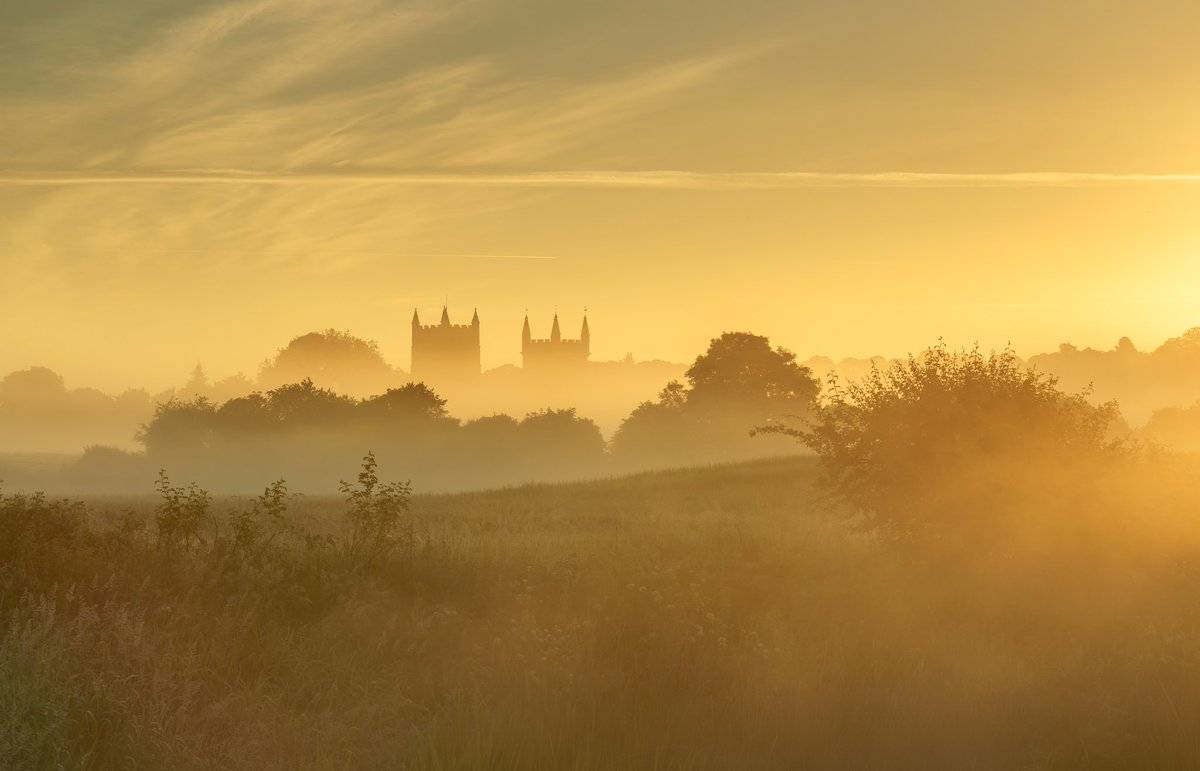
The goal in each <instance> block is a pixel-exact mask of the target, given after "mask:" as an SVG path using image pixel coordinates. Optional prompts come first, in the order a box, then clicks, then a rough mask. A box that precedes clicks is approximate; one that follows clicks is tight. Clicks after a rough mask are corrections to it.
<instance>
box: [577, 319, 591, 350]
mask: <svg viewBox="0 0 1200 771" xmlns="http://www.w3.org/2000/svg"><path fill="white" fill-rule="evenodd" d="M579 339H580V341H581V342H582V343H583V350H584V352H585V353H588V354H590V353H591V352H592V345H591V343H592V332H591V330H590V329H588V323H587V311H586V310H584V312H583V328H582V329H580V330H579Z"/></svg>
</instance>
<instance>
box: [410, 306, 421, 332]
mask: <svg viewBox="0 0 1200 771" xmlns="http://www.w3.org/2000/svg"><path fill="white" fill-rule="evenodd" d="M412 325H413V326H414V327H419V326H421V317H420V316H418V315H417V309H416V308H413V320H412Z"/></svg>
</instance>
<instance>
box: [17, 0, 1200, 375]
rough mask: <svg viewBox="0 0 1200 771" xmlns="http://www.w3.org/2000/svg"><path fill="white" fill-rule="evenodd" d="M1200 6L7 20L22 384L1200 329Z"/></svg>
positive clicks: (148, 14)
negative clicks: (444, 354) (582, 347)
mask: <svg viewBox="0 0 1200 771" xmlns="http://www.w3.org/2000/svg"><path fill="white" fill-rule="evenodd" d="M1198 35H1200V5H1198V4H1196V3H1195V2H1194V0H1190V1H1189V2H1176V1H1175V0H1145V1H1144V2H1138V3H1132V2H1107V1H1105V0H1089V1H1088V2H1082V1H1080V0H1062V1H1060V2H1012V1H1011V0H1009V1H1007V2H981V1H974V2H973V1H971V0H954V1H953V2H952V1H951V0H913V1H911V2H903V3H900V2H881V1H880V0H874V1H872V2H865V1H856V0H841V1H840V2H824V3H817V2H801V1H797V0H792V1H790V2H777V1H774V0H743V2H738V3H729V2H726V1H722V2H716V1H715V0H662V1H660V2H646V0H639V1H638V2H633V1H632V0H606V2H583V1H582V0H581V1H579V2H569V3H564V2H561V0H507V1H506V2H495V1H491V0H465V1H462V2H459V1H458V0H439V1H438V2H420V1H416V2H393V1H391V0H338V2H331V1H326V2H316V1H314V0H213V1H207V0H206V1H205V2H178V1H177V2H162V1H161V0H157V1H155V2H150V1H149V0H107V1H106V2H104V3H96V2H92V1H91V0H65V1H57V0H5V2H4V3H2V4H0V319H2V320H3V322H4V323H3V328H4V332H3V334H0V372H8V371H11V370H15V369H19V368H24V367H28V366H31V365H35V364H36V365H44V366H50V367H52V368H54V369H56V370H57V371H59V372H62V373H63V374H64V375H66V376H67V379H68V382H69V383H70V384H71V385H76V386H80V385H94V386H99V387H103V388H108V389H119V388H123V387H126V386H131V385H144V386H150V387H165V386H167V385H174V384H178V383H180V382H181V381H182V380H183V379H184V378H185V377H186V375H187V373H188V372H189V371H190V370H191V368H192V367H193V366H194V365H195V363H196V362H197V361H200V362H202V363H203V364H204V365H205V367H206V369H208V371H209V372H210V373H211V374H213V375H216V376H222V375H227V374H231V373H233V372H235V371H239V370H241V371H245V372H247V373H248V374H253V373H254V372H255V370H256V368H257V366H258V363H259V362H260V361H262V360H263V359H264V358H266V357H267V356H269V355H270V354H271V353H272V352H273V351H274V350H275V349H277V348H279V347H281V346H283V345H284V344H286V342H287V341H288V340H289V339H290V338H292V337H295V336H297V335H299V334H302V333H304V332H307V331H310V330H314V329H323V328H328V327H334V328H338V329H347V330H350V331H351V332H353V333H355V334H358V335H360V336H363V337H366V338H369V339H374V340H377V341H378V342H379V344H380V347H381V349H382V351H383V353H384V355H385V356H386V357H387V358H388V359H389V360H390V361H392V362H393V363H395V364H397V365H399V366H402V367H407V366H408V359H409V331H408V330H409V326H408V325H409V319H410V317H411V315H412V310H413V308H414V307H415V308H418V309H419V310H420V311H421V313H422V314H423V315H427V316H428V317H429V318H430V319H431V320H432V319H433V318H435V317H436V316H437V314H438V313H440V308H441V305H442V303H443V302H447V301H448V302H449V305H450V310H451V314H452V315H453V316H454V317H455V320H456V321H458V320H461V321H463V322H465V321H467V320H468V319H469V318H470V314H471V311H472V309H473V308H476V307H477V308H478V309H479V313H480V316H481V318H482V320H483V346H484V350H483V358H484V365H485V366H486V367H490V366H497V365H500V364H505V363H515V362H516V361H518V359H519V355H518V354H519V339H520V338H519V335H520V328H521V317H522V315H523V313H524V312H525V310H526V309H528V311H529V313H530V317H531V321H532V323H533V325H534V332H535V334H539V335H540V334H546V333H547V332H548V330H549V325H550V320H551V317H552V315H553V314H554V312H555V310H556V309H557V310H558V311H559V312H560V313H561V314H562V318H563V322H564V325H565V327H566V328H567V329H568V330H572V331H573V330H574V329H575V327H576V325H577V324H578V320H579V317H580V316H581V315H582V313H583V309H584V308H587V309H588V313H589V318H590V320H591V330H592V341H593V342H592V347H593V354H594V358H600V359H608V358H619V357H623V356H624V355H625V354H626V353H627V352H631V353H633V354H634V356H635V357H637V358H639V359H654V358H661V359H669V360H675V361H689V360H691V359H692V358H694V357H695V355H696V354H697V353H699V352H700V351H701V350H702V349H703V348H704V346H705V345H706V344H707V341H708V340H709V339H710V338H712V337H714V336H716V335H718V334H720V333H721V332H722V331H726V330H744V331H754V332H758V333H760V334H766V335H769V336H770V337H771V338H772V340H773V341H774V342H776V343H778V344H781V345H784V346H787V347H789V348H791V349H793V350H795V351H796V352H797V353H799V354H801V356H804V357H806V356H809V355H814V354H823V355H829V356H835V357H842V356H867V355H874V354H881V355H889V356H890V355H899V354H902V353H904V352H907V351H911V350H916V349H919V348H921V347H924V346H926V345H928V344H930V343H933V342H935V341H936V340H937V339H938V338H943V339H945V340H946V341H947V342H948V343H950V344H952V345H967V344H971V343H973V342H979V343H980V344H981V345H982V346H984V347H985V348H987V347H1001V346H1004V345H1006V344H1008V343H1011V344H1012V345H1013V346H1015V347H1016V349H1017V350H1018V352H1021V353H1028V354H1032V353H1037V352H1040V351H1044V350H1050V349H1053V348H1055V347H1056V346H1057V345H1058V344H1059V343H1060V342H1064V341H1068V340H1069V341H1071V342H1073V343H1075V344H1077V345H1081V346H1082V345H1093V346H1097V347H1105V348H1108V347H1111V346H1112V345H1113V344H1114V343H1115V341H1116V340H1117V339H1118V338H1119V337H1121V336H1123V335H1128V336H1130V337H1132V338H1133V340H1134V342H1135V343H1136V344H1138V345H1139V346H1140V347H1143V348H1149V347H1153V346H1155V345H1157V344H1158V343H1160V342H1161V341H1162V340H1163V339H1165V338H1167V337H1170V336H1173V335H1176V334H1178V333H1180V332H1182V331H1183V330H1184V329H1187V328H1189V327H1192V326H1197V325H1200V217H1198V216H1196V212H1197V211H1200V98H1197V94H1198V93H1200V59H1197V57H1196V56H1195V52H1194V47H1195V40H1196V38H1197V36H1198Z"/></svg>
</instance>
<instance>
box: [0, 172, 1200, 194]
mask: <svg viewBox="0 0 1200 771" xmlns="http://www.w3.org/2000/svg"><path fill="white" fill-rule="evenodd" d="M1197 183H1200V173H1195V174H1193V173H1171V174H1152V173H1112V172H1080V171H1018V172H1000V173H957V172H926V171H884V172H825V171H777V172H760V171H752V172H701V171H670V170H665V171H604V170H585V171H539V172H520V173H477V174H471V173H455V172H445V173H410V172H373V171H349V172H328V171H314V172H294V173H287V172H256V171H239V170H220V171H192V170H189V171H161V172H91V171H51V172H17V171H8V172H0V185H8V186H29V187H68V186H79V185H263V186H291V185H396V186H403V187H512V188H643V189H663V190H716V191H720V190H735V191H736V190H791V189H805V188H853V187H865V188H872V187H880V188H887V187H894V188H1039V187H1045V188H1055V187H1059V188H1077V187H1104V186H1122V185H1192V184H1197Z"/></svg>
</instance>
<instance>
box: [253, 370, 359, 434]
mask: <svg viewBox="0 0 1200 771" xmlns="http://www.w3.org/2000/svg"><path fill="white" fill-rule="evenodd" d="M356 405H357V402H356V401H355V400H354V399H353V398H352V397H349V396H344V395H342V394H339V393H336V392H334V391H332V390H330V389H327V388H319V387H317V386H316V385H315V384H314V383H313V381H312V380H310V379H308V378H305V379H304V380H302V381H301V382H299V383H291V384H289V385H283V386H280V387H278V388H273V389H271V390H270V391H267V393H266V409H267V412H268V413H269V414H270V415H271V418H272V419H273V421H274V422H275V423H277V424H278V425H280V426H283V427H285V428H293V429H294V428H316V427H337V426H343V425H345V424H347V423H348V422H349V420H350V418H351V416H352V415H353V414H354V409H355V407H356Z"/></svg>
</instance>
